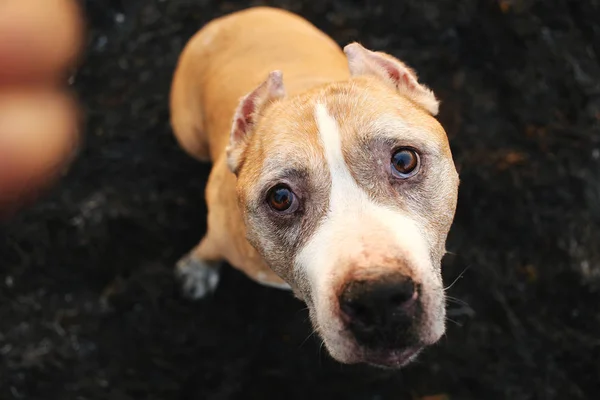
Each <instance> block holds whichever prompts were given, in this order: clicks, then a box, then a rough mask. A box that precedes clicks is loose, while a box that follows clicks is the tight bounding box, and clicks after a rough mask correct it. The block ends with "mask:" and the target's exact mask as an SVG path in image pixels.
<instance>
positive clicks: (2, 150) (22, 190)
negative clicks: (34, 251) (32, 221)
mask: <svg viewBox="0 0 600 400" xmlns="http://www.w3.org/2000/svg"><path fill="white" fill-rule="evenodd" d="M82 38H83V21H82V17H81V13H80V9H79V7H78V5H77V4H76V2H75V1H74V0H4V1H0V219H2V218H6V217H7V216H9V215H11V214H13V213H14V212H15V211H17V210H18V209H20V208H22V207H23V206H25V205H26V204H28V203H30V202H31V201H33V200H34V199H35V198H36V197H37V195H39V193H40V192H41V191H42V190H44V189H45V188H47V187H48V186H49V185H51V184H52V183H54V182H55V181H56V179H57V178H58V177H59V176H60V174H61V172H62V171H63V170H64V168H65V167H66V166H67V165H68V163H69V161H70V159H72V156H73V154H74V150H75V148H76V146H77V144H78V142H79V133H78V130H79V118H78V111H77V106H76V103H75V101H74V99H73V97H72V95H71V94H70V93H68V91H67V88H66V86H67V85H66V83H67V78H68V74H69V69H70V68H72V67H74V66H75V63H76V62H77V61H78V57H79V54H80V51H81V46H82V43H83V40H82Z"/></svg>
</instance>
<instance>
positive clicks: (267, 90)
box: [226, 71, 285, 174]
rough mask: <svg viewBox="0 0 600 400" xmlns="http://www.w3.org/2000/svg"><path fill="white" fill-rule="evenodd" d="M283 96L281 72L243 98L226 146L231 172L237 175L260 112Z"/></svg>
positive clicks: (270, 74) (271, 75)
mask: <svg viewBox="0 0 600 400" xmlns="http://www.w3.org/2000/svg"><path fill="white" fill-rule="evenodd" d="M283 96H285V89H284V87H283V74H282V73H281V71H273V72H271V73H269V76H268V77H267V79H266V80H265V81H264V82H263V83H261V84H260V85H259V86H258V87H257V88H256V89H254V90H253V91H252V92H250V93H248V94H247V95H246V96H244V97H243V98H242V99H241V100H240V103H239V105H238V107H237V109H236V111H235V116H234V117H233V125H232V127H231V135H230V137H229V145H228V146H227V150H226V151H227V166H228V167H229V169H230V170H231V172H233V173H235V174H237V171H238V168H239V166H240V158H241V156H242V153H243V151H244V149H245V148H246V145H247V143H248V137H249V136H250V134H251V133H252V131H253V130H254V127H255V125H256V122H257V121H258V118H259V117H260V114H261V111H262V110H263V109H264V108H265V106H267V105H268V104H269V103H271V102H273V101H275V100H277V99H280V98H282V97H283Z"/></svg>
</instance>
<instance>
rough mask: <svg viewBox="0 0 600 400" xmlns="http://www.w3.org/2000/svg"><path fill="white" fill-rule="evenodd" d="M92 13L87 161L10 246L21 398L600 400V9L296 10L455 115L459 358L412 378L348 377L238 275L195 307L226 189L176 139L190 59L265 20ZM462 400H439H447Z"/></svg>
mask: <svg viewBox="0 0 600 400" xmlns="http://www.w3.org/2000/svg"><path fill="white" fill-rule="evenodd" d="M122 3H123V4H125V5H126V7H121V6H120V4H119V2H118V1H112V2H111V1H109V0H106V1H100V0H89V1H87V5H88V6H89V7H90V8H89V14H90V21H91V24H92V27H93V31H92V36H91V38H90V46H89V51H88V55H87V58H86V62H85V65H84V66H83V68H82V69H81V71H80V72H79V74H78V76H77V79H76V84H75V86H76V88H77V89H78V91H79V92H80V93H81V96H82V100H83V101H84V104H85V106H86V109H87V113H88V122H87V143H86V146H85V148H84V150H83V152H82V154H81V155H80V157H79V159H78V161H77V162H76V163H75V165H74V167H73V168H72V170H71V172H70V173H69V174H68V176H67V177H66V178H65V179H64V180H63V181H62V183H61V184H60V185H59V186H58V187H57V188H56V189H55V190H53V192H52V193H50V194H49V195H48V196H46V197H45V198H44V199H42V201H41V202H40V203H39V204H38V205H37V206H36V207H34V208H33V209H30V210H27V211H26V212H24V213H22V214H21V215H20V216H19V218H17V219H15V220H13V221H12V222H11V223H10V224H9V225H8V226H6V227H2V228H0V229H1V230H0V267H1V269H0V321H1V325H0V398H1V399H65V400H66V399H111V400H113V399H114V400H127V399H161V400H162V399H165V400H166V399H169V400H171V399H173V400H174V399H186V400H187V399H317V398H318V399H337V398H341V399H365V400H366V399H369V400H375V399H400V400H402V399H414V398H420V397H422V396H426V395H443V394H445V395H447V396H448V398H450V399H477V400H488V399H490V400H491V399H511V400H512V399H514V400H520V399H561V400H566V399H594V398H598V393H599V390H600V311H599V307H600V26H599V23H600V22H599V21H600V2H599V1H598V0H593V1H566V0H562V1H561V0H558V1H526V0H522V1H513V2H509V1H505V2H501V3H497V2H487V1H476V0H465V1H456V0H445V1H436V0H428V1H420V0H411V1H401V0H384V1H381V2H376V1H368V2H366V4H367V5H365V4H364V3H361V2H359V1H350V0H347V1H342V0H334V1H329V0H327V1H322V0H321V1H314V2H309V1H304V2H301V1H289V0H288V1H277V2H273V3H269V4H276V5H279V6H282V7H285V8H288V9H291V10H293V11H296V12H299V13H300V14H302V15H304V16H306V17H308V18H309V19H311V20H312V21H313V22H314V23H315V24H317V25H318V26H319V27H320V28H322V29H324V30H325V31H326V32H328V33H329V34H331V35H332V36H333V37H334V38H335V39H336V40H337V41H338V42H339V43H340V44H345V43H347V42H348V41H350V40H355V39H358V40H360V41H362V42H363V43H364V44H365V45H366V46H368V47H371V48H376V49H383V50H385V51H388V52H390V53H392V54H395V55H397V56H399V57H400V58H402V59H404V60H405V61H407V62H408V63H409V64H410V65H412V66H414V67H415V68H416V69H417V71H419V73H420V76H421V78H422V80H423V81H424V82H426V83H427V84H429V85H431V86H432V87H433V88H434V90H435V91H436V92H437V94H438V96H439V97H440V98H441V99H442V100H443V106H442V115H441V120H442V122H443V123H444V126H445V127H446V129H447V131H448V133H449V135H450V138H451V144H452V148H453V152H454V155H455V160H456V162H457V165H458V166H459V168H460V171H461V176H462V185H461V190H460V199H459V209H458V213H457V217H456V222H455V225H454V228H453V230H452V232H451V235H450V238H449V243H448V248H449V250H451V251H452V252H454V253H456V255H454V256H450V257H448V258H447V259H446V261H445V266H444V268H445V269H444V275H445V279H446V282H447V283H448V284H449V283H451V282H452V281H453V280H454V279H455V278H456V277H458V276H459V275H460V273H461V272H462V271H463V270H464V269H465V268H466V267H469V269H468V270H467V271H466V272H465V273H464V276H463V278H462V279H460V280H459V281H458V282H457V283H456V284H455V285H454V286H453V287H452V288H451V290H450V291H449V293H450V295H451V296H453V297H456V298H458V299H460V300H461V301H464V302H466V303H467V304H468V306H467V305H463V304H459V303H451V304H450V305H449V307H450V318H452V319H453V320H454V321H456V322H457V323H456V324H453V323H450V325H449V330H448V333H447V335H446V337H445V338H444V339H443V340H442V341H441V342H440V344H439V345H437V346H435V347H434V348H431V349H429V350H428V351H426V352H425V354H424V355H423V356H422V357H421V358H420V360H419V362H417V363H415V364H413V365H411V366H410V367H408V368H406V369H405V370H403V371H401V372H386V371H380V370H375V369H370V368H368V367H360V366H358V367H357V366H342V365H339V364H337V363H335V362H333V361H331V360H330V359H329V357H328V356H327V355H326V354H325V351H321V350H320V343H319V342H318V340H317V339H315V338H314V337H313V338H310V339H308V340H306V341H305V339H306V338H307V336H309V334H310V326H309V323H308V322H307V313H306V311H305V310H303V305H302V304H301V303H300V302H298V301H297V300H294V299H293V298H291V296H290V295H289V294H288V293H285V292H280V291H277V290H273V289H268V288H263V287H261V286H258V285H256V284H254V283H252V282H250V281H248V280H247V279H246V278H244V277H243V276H242V275H241V274H240V273H238V272H236V271H233V270H231V269H228V270H226V271H225V273H224V277H223V281H222V284H221V286H220V287H219V290H218V292H217V293H216V295H215V297H214V298H212V299H209V300H207V301H202V302H198V303H190V302H188V301H185V300H184V299H182V297H181V296H180V294H179V293H178V290H177V286H176V284H175V282H174V280H173V278H172V274H171V268H172V265H173V263H174V262H175V260H176V259H177V258H178V257H179V256H180V255H182V254H183V253H184V252H185V251H187V250H188V249H189V248H190V247H191V246H192V245H193V244H195V242H196V241H197V240H199V239H200V237H201V236H202V233H203V231H204V229H205V220H204V216H205V206H204V203H203V188H204V183H205V181H206V177H207V173H208V169H207V167H206V166H203V165H199V164H196V163H195V162H193V161H192V160H191V159H189V158H188V157H187V156H185V155H184V154H183V153H182V151H180V150H179V149H178V148H177V147H176V145H175V142H174V140H173V138H172V136H171V134H170V130H169V125H168V112H167V93H168V87H169V83H170V79H171V74H172V71H173V68H174V64H175V61H176V58H177V56H178V53H179V51H180V50H181V48H182V46H183V45H184V43H185V41H186V40H187V39H188V38H189V37H190V36H191V35H192V34H193V33H194V32H195V30H196V29H198V28H200V27H201V26H202V25H203V24H204V23H205V22H206V21H208V20H210V19H211V18H213V17H216V16H218V15H222V14H223V13H226V12H230V11H233V10H236V9H239V8H243V7H245V6H247V5H248V4H249V3H248V2H211V1H207V0H169V1H160V0H152V1H151V0H147V1H134V0H126V1H123V2H122ZM443 398H444V397H435V399H438V400H440V399H443Z"/></svg>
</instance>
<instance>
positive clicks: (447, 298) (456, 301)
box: [446, 296, 471, 307]
mask: <svg viewBox="0 0 600 400" xmlns="http://www.w3.org/2000/svg"><path fill="white" fill-rule="evenodd" d="M446 300H447V301H448V302H449V303H454V304H460V305H461V306H465V307H471V306H470V305H469V303H467V302H466V301H464V300H461V299H458V298H456V297H452V296H446Z"/></svg>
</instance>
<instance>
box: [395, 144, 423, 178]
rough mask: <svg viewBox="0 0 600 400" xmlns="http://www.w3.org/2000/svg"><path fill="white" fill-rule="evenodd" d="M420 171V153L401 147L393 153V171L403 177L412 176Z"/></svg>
mask: <svg viewBox="0 0 600 400" xmlns="http://www.w3.org/2000/svg"><path fill="white" fill-rule="evenodd" d="M418 171H419V155H418V154H417V152H416V151H414V150H412V149H408V148H400V149H398V150H396V151H395V152H394V154H392V173H393V174H394V175H395V176H397V177H399V178H402V179H406V178H410V177H411V176H413V175H414V174H416V173H417V172H418Z"/></svg>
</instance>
